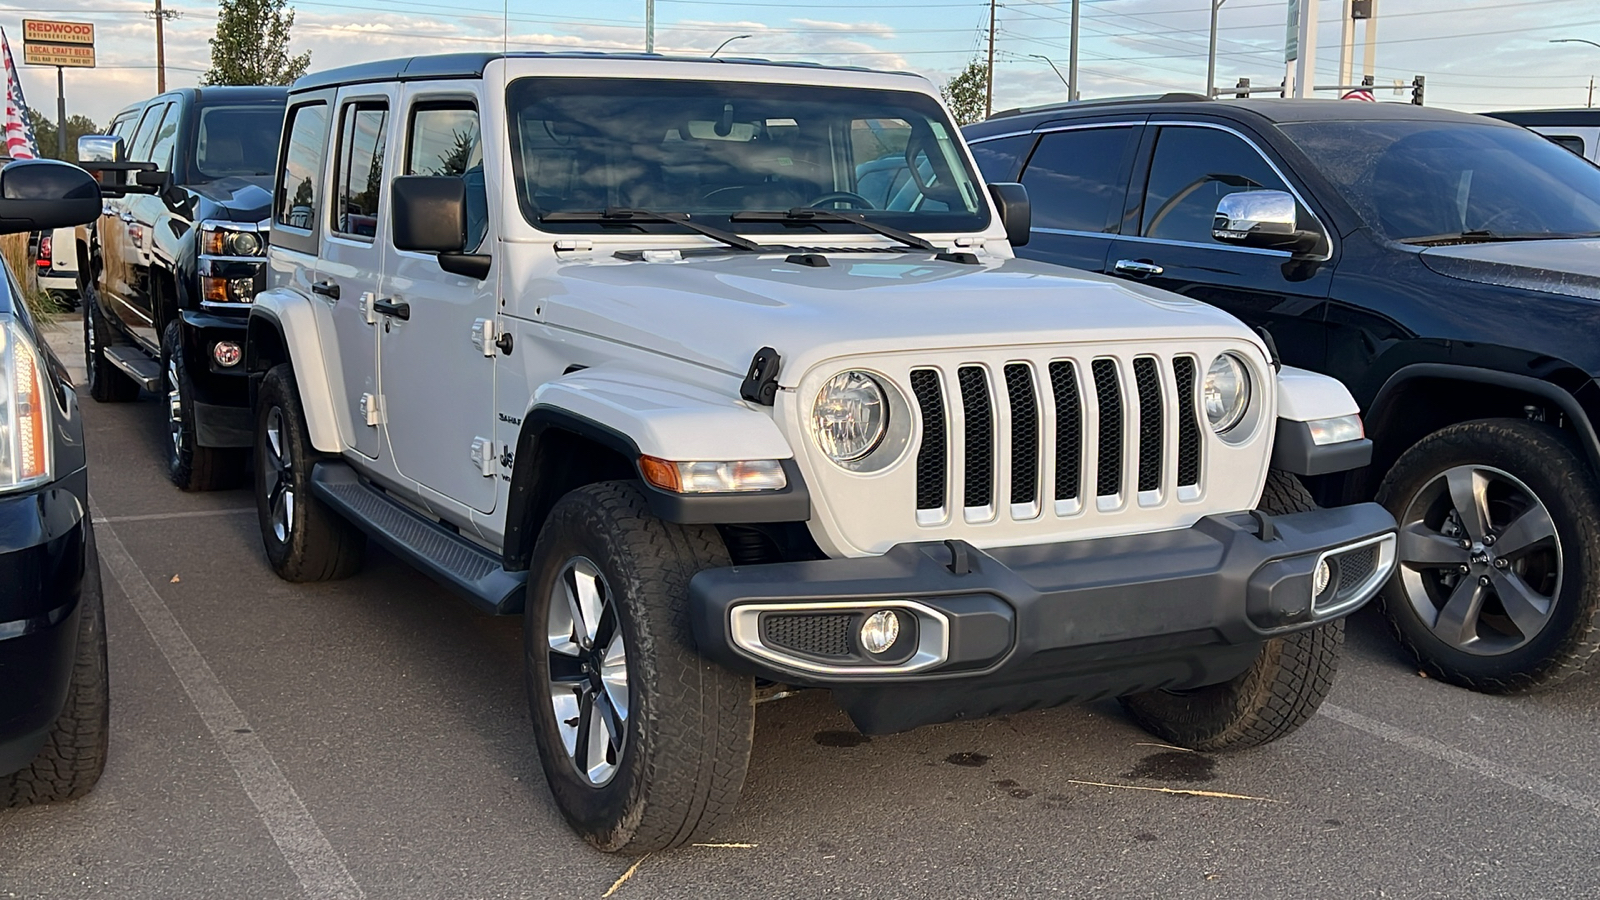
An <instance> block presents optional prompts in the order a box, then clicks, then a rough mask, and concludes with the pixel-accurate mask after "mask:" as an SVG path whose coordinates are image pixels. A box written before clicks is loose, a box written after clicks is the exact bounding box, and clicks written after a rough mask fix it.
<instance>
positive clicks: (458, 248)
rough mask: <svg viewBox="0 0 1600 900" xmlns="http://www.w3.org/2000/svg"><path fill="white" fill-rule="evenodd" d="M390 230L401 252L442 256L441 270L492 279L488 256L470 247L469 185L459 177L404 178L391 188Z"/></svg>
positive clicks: (407, 176) (440, 261)
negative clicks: (468, 238)
mask: <svg viewBox="0 0 1600 900" xmlns="http://www.w3.org/2000/svg"><path fill="white" fill-rule="evenodd" d="M389 192H390V197H391V198H392V199H391V201H390V204H389V210H390V219H389V228H390V230H391V233H392V234H393V235H394V246H395V248H396V249H398V250H414V251H417V252H419V253H437V254H439V268H441V269H443V270H445V271H446V272H449V273H451V274H453V275H465V276H466V277H468V278H476V279H478V280H479V281H482V280H483V279H485V278H487V277H489V264H490V262H491V258H490V256H489V255H488V254H487V253H463V252H462V251H463V250H465V249H466V245H467V182H466V181H465V179H462V178H461V177H459V176H455V175H402V176H400V177H399V178H396V179H395V180H394V181H393V182H392V183H391V184H390V188H389Z"/></svg>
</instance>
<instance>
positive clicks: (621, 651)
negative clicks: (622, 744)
mask: <svg viewBox="0 0 1600 900" xmlns="http://www.w3.org/2000/svg"><path fill="white" fill-rule="evenodd" d="M600 681H601V682H602V683H603V684H604V685H605V688H606V699H607V700H608V701H609V702H610V704H611V707H612V708H613V710H615V712H616V714H617V718H618V719H620V720H621V721H623V722H626V721H627V720H628V654H627V648H626V647H625V646H624V645H623V643H622V633H621V632H620V631H619V632H618V633H617V635H616V636H615V637H613V638H612V639H611V643H610V644H608V645H606V653H605V660H604V662H602V663H601V665H600Z"/></svg>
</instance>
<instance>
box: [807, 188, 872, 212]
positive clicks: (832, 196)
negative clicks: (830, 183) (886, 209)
mask: <svg viewBox="0 0 1600 900" xmlns="http://www.w3.org/2000/svg"><path fill="white" fill-rule="evenodd" d="M834 203H848V204H850V205H851V206H854V207H856V208H857V209H877V207H876V206H873V205H872V201H871V200H868V199H867V198H865V197H863V196H861V195H860V194H857V193H854V192H853V191H829V192H828V193H826V194H823V195H822V196H821V197H818V198H817V199H815V200H813V201H811V202H810V203H807V204H806V206H807V208H809V209H817V208H819V207H821V206H823V205H825V204H827V205H831V204H834Z"/></svg>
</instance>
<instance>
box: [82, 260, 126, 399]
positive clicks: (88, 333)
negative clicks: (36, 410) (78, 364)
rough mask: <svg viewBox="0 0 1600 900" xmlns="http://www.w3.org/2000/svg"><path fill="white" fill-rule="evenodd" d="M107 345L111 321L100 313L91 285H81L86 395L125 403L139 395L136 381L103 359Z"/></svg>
mask: <svg viewBox="0 0 1600 900" xmlns="http://www.w3.org/2000/svg"><path fill="white" fill-rule="evenodd" d="M110 345H111V323H109V322H107V321H106V317H105V316H104V315H101V313H100V303H99V300H98V298H97V296H96V294H95V292H94V290H93V288H90V287H87V286H85V287H84V288H83V356H84V368H85V369H87V370H88V376H87V377H88V379H89V396H91V397H93V398H94V399H95V400H96V401H97V402H100V403H127V402H128V401H130V400H134V399H137V398H138V396H139V385H138V383H137V382H135V381H134V380H133V379H132V378H129V377H128V376H127V375H126V374H124V373H123V372H122V370H121V369H118V368H117V367H116V366H114V365H112V364H111V360H109V359H106V356H105V348H106V347H108V346H110Z"/></svg>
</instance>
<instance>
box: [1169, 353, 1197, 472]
mask: <svg viewBox="0 0 1600 900" xmlns="http://www.w3.org/2000/svg"><path fill="white" fill-rule="evenodd" d="M1194 374H1195V362H1194V357H1192V356H1180V357H1178V358H1177V359H1174V360H1173V361H1172V375H1173V378H1174V379H1175V380H1176V381H1177V383H1178V404H1177V405H1178V486H1179V487H1192V486H1194V485H1197V484H1199V483H1200V422H1199V420H1198V418H1197V416H1196V413H1195V405H1196V404H1197V403H1199V402H1200V398H1199V397H1198V396H1197V395H1196V393H1195V384H1194Z"/></svg>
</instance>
